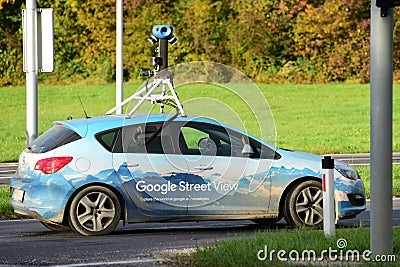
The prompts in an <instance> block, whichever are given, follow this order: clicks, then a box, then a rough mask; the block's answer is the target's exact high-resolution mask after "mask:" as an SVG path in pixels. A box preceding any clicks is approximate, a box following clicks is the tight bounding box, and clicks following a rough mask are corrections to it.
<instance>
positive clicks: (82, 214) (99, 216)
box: [76, 192, 115, 232]
mask: <svg viewBox="0 0 400 267" xmlns="http://www.w3.org/2000/svg"><path fill="white" fill-rule="evenodd" d="M76 214H77V219H78V222H79V224H80V225H82V227H83V228H85V229H86V230H89V231H92V232H99V231H102V230H104V229H106V228H107V227H108V226H109V225H110V224H111V223H112V222H113V220H114V217H115V206H114V202H113V201H112V199H111V198H110V197H109V196H108V195H107V194H104V193H102V192H92V193H89V194H87V195H85V196H84V197H82V198H81V199H80V200H79V203H78V205H77V208H76Z"/></svg>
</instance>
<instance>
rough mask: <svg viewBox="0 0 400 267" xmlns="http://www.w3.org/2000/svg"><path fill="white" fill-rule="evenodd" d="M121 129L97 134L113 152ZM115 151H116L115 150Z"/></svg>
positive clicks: (101, 142) (102, 142) (100, 140)
mask: <svg viewBox="0 0 400 267" xmlns="http://www.w3.org/2000/svg"><path fill="white" fill-rule="evenodd" d="M119 131H120V129H112V130H108V131H105V132H100V133H98V134H96V139H97V141H99V142H100V144H101V145H102V146H103V147H104V148H105V149H107V150H108V151H110V152H113V147H114V144H115V142H116V139H117V137H118V133H119ZM114 152H115V151H114Z"/></svg>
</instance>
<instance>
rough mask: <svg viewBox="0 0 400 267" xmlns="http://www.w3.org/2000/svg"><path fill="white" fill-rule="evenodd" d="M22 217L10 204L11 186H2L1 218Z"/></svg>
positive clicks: (0, 195) (0, 187)
mask: <svg viewBox="0 0 400 267" xmlns="http://www.w3.org/2000/svg"><path fill="white" fill-rule="evenodd" d="M17 218H21V216H20V215H18V214H16V213H14V211H13V209H12V208H11V206H10V186H0V220H10V219H17Z"/></svg>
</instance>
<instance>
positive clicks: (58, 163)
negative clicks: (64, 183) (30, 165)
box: [35, 157, 72, 174]
mask: <svg viewBox="0 0 400 267" xmlns="http://www.w3.org/2000/svg"><path fill="white" fill-rule="evenodd" d="M71 160H72V157H51V158H46V159H41V160H39V161H38V162H36V165H35V170H37V171H42V172H43V173H44V174H52V173H55V172H58V171H59V170H61V169H62V168H64V167H65V166H66V165H67V164H68V163H70V162H71Z"/></svg>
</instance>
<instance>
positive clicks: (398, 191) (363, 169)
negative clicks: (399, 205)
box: [356, 164, 400, 198]
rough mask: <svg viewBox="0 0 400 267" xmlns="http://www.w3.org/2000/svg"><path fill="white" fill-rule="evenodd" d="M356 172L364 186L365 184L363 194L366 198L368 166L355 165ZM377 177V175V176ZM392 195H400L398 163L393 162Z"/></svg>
mask: <svg viewBox="0 0 400 267" xmlns="http://www.w3.org/2000/svg"><path fill="white" fill-rule="evenodd" d="M356 169H357V171H358V173H359V174H360V176H361V178H362V180H363V182H364V186H365V195H366V197H367V198H369V197H370V190H371V188H370V173H369V169H370V167H369V166H357V167H356ZM378 179H379V177H378ZM392 190H393V196H396V197H400V165H398V164H393V186H392Z"/></svg>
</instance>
